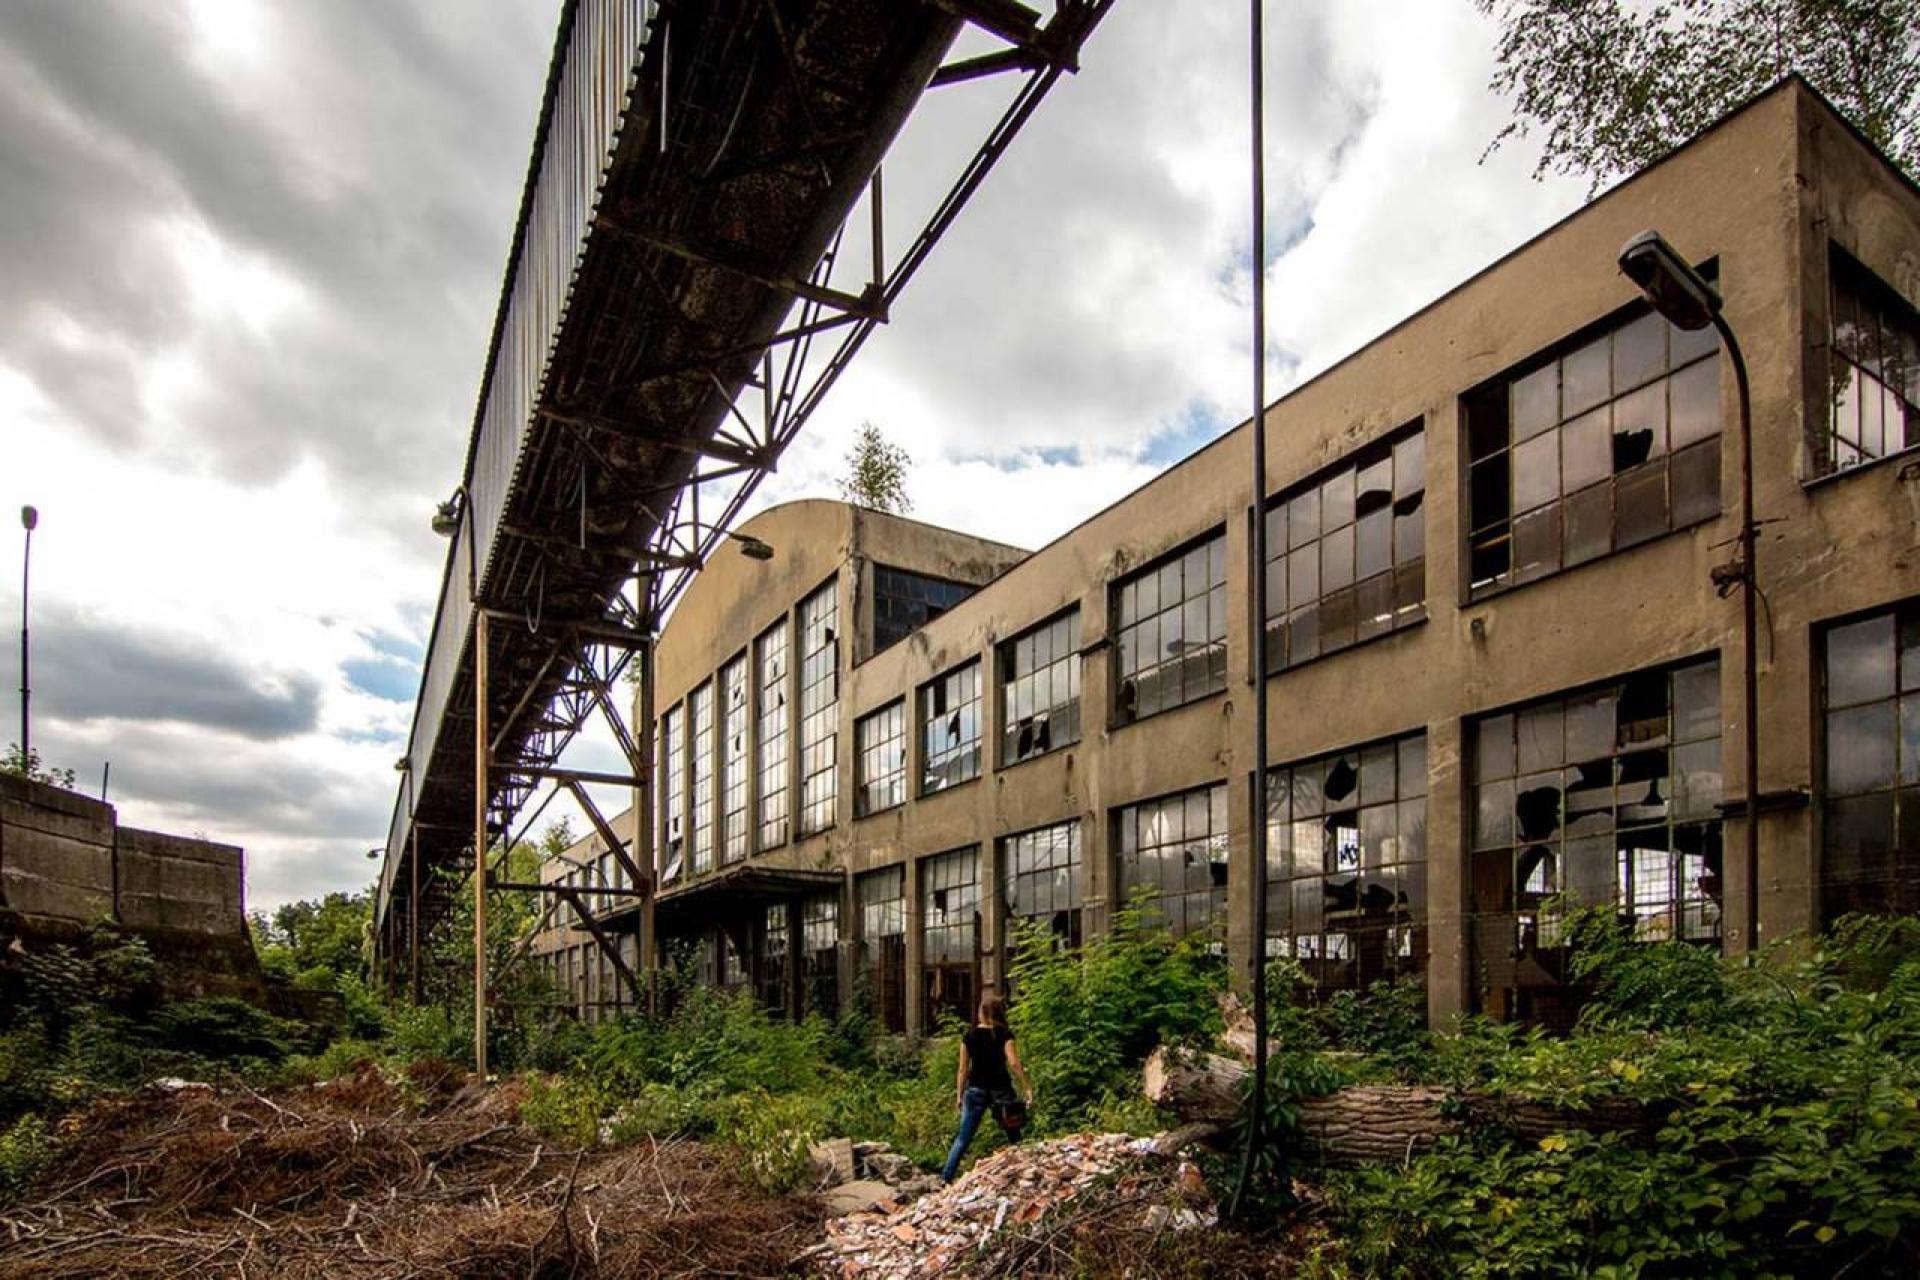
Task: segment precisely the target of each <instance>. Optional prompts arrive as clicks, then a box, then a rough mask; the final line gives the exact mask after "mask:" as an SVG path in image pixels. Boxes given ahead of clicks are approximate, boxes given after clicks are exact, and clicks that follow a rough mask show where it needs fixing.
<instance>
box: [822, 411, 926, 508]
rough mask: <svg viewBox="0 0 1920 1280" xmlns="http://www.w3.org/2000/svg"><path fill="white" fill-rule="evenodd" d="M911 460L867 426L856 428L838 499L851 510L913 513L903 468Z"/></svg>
mask: <svg viewBox="0 0 1920 1280" xmlns="http://www.w3.org/2000/svg"><path fill="white" fill-rule="evenodd" d="M912 465H913V458H912V456H911V455H910V454H908V453H907V451H906V450H905V449H903V448H901V447H900V446H899V445H897V444H895V443H894V442H893V441H891V440H889V439H887V437H886V435H885V434H884V433H882V432H881V430H880V428H878V427H876V426H874V425H873V424H872V423H871V422H863V423H861V424H860V433H859V434H858V435H856V436H855V437H854V438H853V448H851V449H849V450H847V473H846V475H845V476H843V477H842V478H841V480H840V496H841V497H842V498H845V499H846V500H847V501H848V502H851V503H853V504H854V505H855V506H861V507H869V508H871V509H872V510H874V511H885V512H888V513H890V514H893V515H900V514H902V513H903V512H907V511H911V510H913V499H912V498H909V497H908V496H907V468H908V467H910V466H912Z"/></svg>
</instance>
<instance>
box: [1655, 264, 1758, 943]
mask: <svg viewBox="0 0 1920 1280" xmlns="http://www.w3.org/2000/svg"><path fill="white" fill-rule="evenodd" d="M1620 270H1621V272H1622V273H1623V274H1624V275H1625V276H1626V277H1627V278H1628V279H1629V280H1631V281H1633V282H1634V284H1636V285H1638V286H1639V287H1640V292H1641V293H1643V294H1645V295H1646V298H1647V301H1648V302H1650V303H1651V304H1653V309H1654V310H1655V311H1658V312H1659V313H1660V314H1661V315H1662V316H1664V317H1666V319H1667V320H1668V321H1669V322H1671V323H1672V324H1673V325H1674V326H1675V327H1676V328H1680V329H1687V330H1699V329H1704V328H1706V327H1707V326H1709V325H1711V326H1713V328H1714V330H1715V332H1717V333H1718V334H1719V335H1720V341H1721V342H1722V343H1723V344H1724V345H1725V346H1726V349H1727V358H1728V359H1729V360H1731V361H1732V362H1733V381H1734V387H1735V390H1736V391H1737V392H1738V393H1739V400H1740V536H1739V542H1740V558H1739V559H1738V560H1737V561H1736V562H1735V563H1733V564H1731V565H1722V566H1718V567H1716V568H1715V569H1714V571H1713V581H1714V584H1715V585H1716V586H1717V587H1718V588H1719V589H1720V593H1721V594H1722V595H1725V594H1726V593H1727V592H1728V591H1730V590H1732V589H1733V587H1734V586H1736V585H1738V586H1739V587H1740V588H1741V592H1740V659H1741V672H1740V677H1741V695H1742V706H1741V712H1740V714H1741V716H1742V718H1743V719H1744V720H1745V724H1743V725H1742V726H1741V727H1742V729H1743V730H1744V737H1745V741H1744V742H1743V744H1742V746H1743V756H1744V762H1743V765H1742V768H1743V769H1744V771H1745V773H1746V785H1745V787H1744V791H1745V795H1744V797H1743V799H1742V807H1743V808H1744V810H1745V812H1746V820H1747V821H1746V833H1745V834H1746V872H1747V939H1746V942H1747V950H1748V951H1754V950H1757V949H1758V948H1759V946H1760V808H1759V799H1760V695H1759V677H1758V668H1757V661H1756V658H1755V656H1754V647H1755V636H1756V634H1757V633H1758V630H1759V625H1758V610H1757V606H1756V599H1757V597H1758V595H1759V584H1758V581H1757V579H1756V573H1755V564H1754V551H1755V543H1756V539H1755V536H1754V531H1755V527H1756V526H1755V522H1754V518H1753V399H1752V392H1751V390H1750V388H1749V387H1748V384H1747V360H1746V356H1745V355H1744V354H1742V352H1741V350H1740V342H1739V340H1738V339H1737V338H1735V337H1734V336H1733V329H1732V328H1731V327H1730V326H1729V325H1728V324H1727V320H1726V316H1725V315H1724V314H1723V313H1722V307H1723V304H1722V301H1721V298H1720V294H1719V292H1718V291H1717V290H1716V289H1715V288H1714V287H1713V286H1712V285H1711V284H1709V283H1707V281H1706V280H1704V279H1703V278H1701V276H1700V273H1699V272H1697V271H1695V270H1694V269H1693V268H1692V267H1691V266H1689V265H1688V264H1687V260H1686V259H1685V258H1683V257H1681V256H1680V254H1679V252H1678V251H1677V250H1676V249H1674V247H1673V246H1672V245H1670V244H1668V243H1667V242H1666V240H1665V239H1663V238H1662V237H1661V235H1660V233H1659V232H1657V231H1643V232H1641V233H1640V234H1639V235H1637V236H1635V237H1634V238H1633V239H1631V240H1629V241H1627V244H1626V247H1625V248H1623V249H1621V250H1620Z"/></svg>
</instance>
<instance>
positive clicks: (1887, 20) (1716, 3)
mask: <svg viewBox="0 0 1920 1280" xmlns="http://www.w3.org/2000/svg"><path fill="white" fill-rule="evenodd" d="M1474 2H1475V3H1476V4H1477V5H1479V7H1480V9H1481V11H1482V12H1483V13H1487V14H1490V15H1492V16H1493V17H1494V18H1495V20H1496V21H1497V22H1498V23H1499V24H1500V43H1499V48H1498V52H1497V56H1498V59H1499V70H1498V71H1496V72H1495V73H1494V76H1493V80H1492V88H1493V89H1494V90H1495V91H1497V92H1499V93H1500V94H1502V95H1504V96H1506V97H1508V98H1510V99H1512V102H1513V107H1514V114H1515V119H1514V121H1513V122H1512V123H1511V124H1509V125H1507V126H1506V128H1504V129H1502V130H1501V131H1500V132H1499V133H1498V134H1496V135H1495V136H1494V139H1493V142H1492V143H1491V144H1490V145H1489V146H1488V148H1487V150H1488V152H1489V153H1491V152H1493V151H1495V150H1497V149H1498V148H1499V147H1500V146H1501V145H1503V144H1504V143H1506V142H1507V141H1509V140H1510V139H1519V138H1527V137H1529V136H1531V134H1532V132H1533V130H1534V129H1536V128H1538V129H1540V130H1542V131H1543V132H1544V133H1545V141H1544V143H1543V145H1542V148H1541V153H1540V162H1539V164H1538V165H1536V166H1535V168H1534V176H1535V177H1538V176H1540V175H1541V174H1544V173H1547V172H1549V171H1551V172H1556V173H1566V174H1583V175H1585V176H1586V177H1587V178H1588V179H1589V180H1590V181H1591V183H1592V189H1593V190H1594V191H1598V190H1599V189H1600V187H1602V186H1604V185H1605V184H1606V183H1607V182H1609V181H1611V180H1612V179H1614V178H1617V177H1620V176H1622V175H1624V174H1627V173H1631V172H1633V171H1634V170H1636V169H1640V168H1643V167H1645V166H1646V165H1649V164H1651V163H1653V162H1654V161H1655V160H1658V159H1659V158H1660V157H1661V156H1664V155H1666V154H1667V153H1668V152H1669V151H1671V150H1673V149H1674V148H1675V147H1677V146H1679V145H1680V144H1682V143H1683V142H1686V141H1687V140H1688V139H1689V138H1691V137H1693V136H1694V135H1695V134H1697V133H1699V132H1700V131H1701V130H1703V129H1705V128H1706V127H1707V126H1708V125H1710V124H1712V123H1713V122H1714V121H1715V120H1717V119H1719V118H1720V117H1721V116H1723V115H1725V114H1726V113H1727V112H1729V111H1731V110H1733V109H1734V108H1735V107H1737V106H1739V105H1740V104H1741V103H1742V102H1744V101H1746V100H1747V99H1748V98H1751V97H1753V96H1754V95H1755V94H1757V93H1759V92H1761V91H1762V90H1764V89H1765V88H1767V86H1769V85H1771V84H1773V83H1774V82H1776V81H1778V80H1779V79H1781V78H1782V77H1784V76H1786V75H1787V74H1789V73H1790V72H1795V71H1797V72H1799V73H1800V74H1801V75H1803V76H1805V77H1806V78H1807V80H1808V81H1809V82H1810V83H1811V84H1812V85H1813V86H1814V87H1815V88H1816V89H1818V90H1819V91H1820V92H1821V93H1823V94H1825V95H1826V97H1827V98H1828V99H1829V100H1830V101H1832V102H1833V103H1834V105H1835V106H1837V107H1838V108H1839V109H1840V111H1841V112H1842V113H1843V114H1844V115H1846V116H1847V117H1848V119H1850V120H1852V121H1853V123H1854V124H1855V125H1856V126H1857V127H1858V128H1859V129H1860V131H1861V132H1862V133H1864V134H1865V135H1866V136H1867V137H1868V138H1869V139H1870V140H1871V141H1872V142H1873V143H1874V145H1875V146H1877V147H1879V148H1880V149H1881V150H1883V151H1885V152H1886V153H1887V155H1889V156H1890V157H1892V159H1893V161H1894V163H1896V164H1898V165H1900V166H1901V167H1903V168H1904V169H1906V170H1907V172H1908V173H1909V174H1911V175H1915V176H1920V5H1917V4H1915V3H1914V0H1657V2H1656V3H1654V4H1652V5H1651V6H1647V5H1644V4H1638V3H1633V0H1474Z"/></svg>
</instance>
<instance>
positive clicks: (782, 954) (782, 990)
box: [754, 902, 789, 1012]
mask: <svg viewBox="0 0 1920 1280" xmlns="http://www.w3.org/2000/svg"><path fill="white" fill-rule="evenodd" d="M788 942H789V939H788V937H787V904H786V903H784V902H777V903H775V904H774V905H772V906H770V907H768V908H767V919H766V928H765V930H764V932H762V933H761V935H760V963H759V964H758V965H757V966H755V973H754V986H755V987H756V988H757V989H758V992H759V996H760V1003H761V1004H762V1005H764V1006H765V1007H766V1008H768V1009H771V1010H774V1011H776V1012H785V1011H786V1008H787V946H788Z"/></svg>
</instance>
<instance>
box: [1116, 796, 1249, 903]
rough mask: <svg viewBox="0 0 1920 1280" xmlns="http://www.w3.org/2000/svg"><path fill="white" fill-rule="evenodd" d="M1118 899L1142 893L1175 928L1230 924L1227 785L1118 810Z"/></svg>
mask: <svg viewBox="0 0 1920 1280" xmlns="http://www.w3.org/2000/svg"><path fill="white" fill-rule="evenodd" d="M1114 824H1115V827H1116V832H1115V837H1116V838H1115V842H1114V846H1115V849H1116V850H1117V852H1116V855H1115V864H1116V870H1117V872H1118V874H1117V875H1116V876H1115V880H1116V881H1117V883H1118V884H1119V887H1120V900H1121V902H1122V903H1127V902H1131V901H1132V900H1133V899H1134V898H1136V897H1140V896H1145V897H1146V898H1148V899H1149V900H1150V902H1151V905H1152V907H1153V908H1154V910H1155V911H1156V913H1157V916H1158V918H1159V919H1160V920H1162V921H1163V922H1164V923H1165V924H1166V925H1167V927H1169V928H1170V929H1172V930H1173V932H1174V933H1175V934H1188V933H1195V932H1215V933H1220V934H1222V935H1224V932H1225V930H1226V927H1227V836H1228V826H1227V787H1226V784H1225V783H1215V784H1214V785H1212V786H1208V787H1197V788H1195V789H1194V790H1191V791H1183V792H1180V793H1179V794H1177V795H1171V796H1163V797H1161V798H1160V799H1158V800H1147V801H1143V802H1142V803H1140V804H1131V805H1127V806H1126V807H1124V808H1122V809H1119V810H1117V811H1116V814H1115V818H1114Z"/></svg>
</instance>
